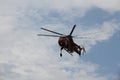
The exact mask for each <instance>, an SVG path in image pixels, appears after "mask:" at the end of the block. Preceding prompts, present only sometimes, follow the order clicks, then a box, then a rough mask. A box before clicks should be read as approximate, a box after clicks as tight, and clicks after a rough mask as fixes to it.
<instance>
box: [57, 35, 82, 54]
mask: <svg viewBox="0 0 120 80" xmlns="http://www.w3.org/2000/svg"><path fill="white" fill-rule="evenodd" d="M58 44H59V45H60V47H61V50H62V49H65V50H66V51H67V52H69V53H73V52H76V53H78V54H79V55H81V50H82V48H81V47H80V46H78V45H77V44H76V43H74V41H73V39H72V37H71V36H69V35H68V36H66V37H60V38H59V40H58Z"/></svg>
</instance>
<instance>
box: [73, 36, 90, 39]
mask: <svg viewBox="0 0 120 80" xmlns="http://www.w3.org/2000/svg"><path fill="white" fill-rule="evenodd" d="M72 37H73V38H80V39H92V38H91V37H87V36H72Z"/></svg>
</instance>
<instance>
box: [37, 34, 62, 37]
mask: <svg viewBox="0 0 120 80" xmlns="http://www.w3.org/2000/svg"><path fill="white" fill-rule="evenodd" d="M37 36H48V37H61V36H58V35H46V34H37Z"/></svg>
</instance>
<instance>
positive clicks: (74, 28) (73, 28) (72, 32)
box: [70, 24, 76, 36]
mask: <svg viewBox="0 0 120 80" xmlns="http://www.w3.org/2000/svg"><path fill="white" fill-rule="evenodd" d="M75 27H76V24H75V25H74V26H73V28H72V30H71V32H70V36H71V35H72V33H73V31H74V29H75Z"/></svg>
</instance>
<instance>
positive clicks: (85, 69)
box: [0, 0, 119, 80]
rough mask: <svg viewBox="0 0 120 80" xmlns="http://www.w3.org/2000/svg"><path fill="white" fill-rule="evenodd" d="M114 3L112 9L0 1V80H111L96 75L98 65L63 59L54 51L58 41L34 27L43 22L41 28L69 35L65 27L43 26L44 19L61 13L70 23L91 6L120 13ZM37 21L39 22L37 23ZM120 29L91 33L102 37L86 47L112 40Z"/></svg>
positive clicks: (75, 58)
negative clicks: (45, 35) (50, 14)
mask: <svg viewBox="0 0 120 80" xmlns="http://www.w3.org/2000/svg"><path fill="white" fill-rule="evenodd" d="M107 2H108V1H106V2H105V3H107ZM113 2H114V3H115V4H113V6H109V5H110V4H109V5H108V6H107V4H106V6H104V7H103V5H105V4H104V1H103V2H101V1H98V2H96V1H93V2H92V1H91V2H89V1H87V0H86V1H85V0H84V1H83V0H79V1H78V0H71V1H68V0H64V1H63V0H61V1H56V0H51V1H48V0H44V1H38V0H20V1H16V0H11V1H8V0H4V1H0V15H1V16H0V21H1V22H0V37H1V39H0V44H1V45H0V68H1V69H0V78H2V79H3V80H10V79H12V80H48V79H51V80H61V79H64V80H88V79H89V80H108V77H106V75H105V76H103V75H102V76H101V74H99V73H97V72H96V71H97V70H98V69H99V68H100V67H99V65H97V64H93V63H91V62H85V61H82V60H79V58H78V56H73V57H71V56H69V55H65V54H64V55H65V57H63V58H60V57H59V48H55V49H57V50H55V49H54V47H53V46H57V39H52V38H43V37H38V36H36V34H37V33H38V30H35V29H36V28H33V26H38V24H35V22H36V21H38V22H39V21H40V22H41V23H39V25H42V26H44V27H45V26H53V27H49V28H51V29H52V30H53V29H54V30H60V31H61V32H64V31H66V27H64V26H65V24H64V23H61V22H60V23H58V24H55V23H54V24H49V25H48V24H42V21H43V22H44V21H46V19H45V18H44V16H46V15H48V13H49V12H50V11H51V10H58V12H59V13H60V14H61V15H62V16H63V18H64V19H67V20H68V19H69V16H73V17H71V18H74V17H75V16H79V15H80V14H81V12H82V13H83V14H84V13H85V12H86V11H87V10H88V9H90V8H91V7H92V6H98V7H100V8H102V9H105V10H106V9H108V10H111V11H119V8H116V6H114V5H116V4H117V0H114V1H113ZM111 5H112V4H111ZM114 8H115V10H114ZM37 11H39V12H37ZM73 12H74V13H75V14H73ZM38 14H39V15H38ZM83 14H82V15H83ZM34 17H35V19H38V20H36V21H34V20H33V18H34ZM73 20H74V19H73ZM47 22H49V21H47ZM26 26H27V27H26ZM61 26H63V27H61ZM118 26H119V24H116V23H115V22H105V23H103V24H102V25H99V28H95V29H93V28H92V29H90V30H88V31H87V32H94V31H98V32H103V33H102V34H96V35H93V36H92V37H93V38H96V37H97V38H96V39H94V40H93V41H91V42H89V43H88V45H87V46H89V47H92V46H91V45H95V44H96V41H103V40H107V39H109V38H110V37H111V36H112V35H113V34H114V33H115V32H116V31H117V30H118V29H119V27H118ZM59 27H60V28H59ZM62 29H64V31H63V30H62ZM67 29H68V27H67ZM84 31H85V30H84ZM68 32H69V31H68ZM77 33H78V34H79V32H77ZM57 47H58V46H57Z"/></svg>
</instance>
